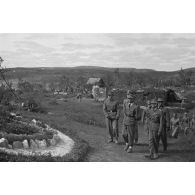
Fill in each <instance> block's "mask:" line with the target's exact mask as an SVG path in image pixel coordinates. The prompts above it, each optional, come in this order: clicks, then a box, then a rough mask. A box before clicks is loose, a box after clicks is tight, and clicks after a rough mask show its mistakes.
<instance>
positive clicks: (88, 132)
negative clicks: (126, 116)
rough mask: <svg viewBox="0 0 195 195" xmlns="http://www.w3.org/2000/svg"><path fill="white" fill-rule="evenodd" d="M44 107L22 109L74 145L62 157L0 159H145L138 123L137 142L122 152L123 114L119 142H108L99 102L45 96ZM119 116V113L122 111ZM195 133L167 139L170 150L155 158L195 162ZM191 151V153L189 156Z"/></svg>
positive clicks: (145, 147)
mask: <svg viewBox="0 0 195 195" xmlns="http://www.w3.org/2000/svg"><path fill="white" fill-rule="evenodd" d="M42 102H43V103H44V104H43V106H44V107H46V108H47V111H48V113H47V114H44V113H33V112H28V111H22V113H21V114H22V115H23V116H24V117H25V119H26V120H32V119H34V118H35V119H38V120H40V121H42V122H44V123H47V124H48V125H50V126H51V127H53V128H56V129H58V130H60V131H61V132H63V133H65V134H66V135H68V136H70V137H71V138H72V139H73V140H74V141H75V143H76V144H75V147H74V149H73V150H72V152H71V153H70V154H69V155H67V156H66V157H65V158H63V159H62V158H59V159H58V158H56V159H51V158H50V156H46V157H40V158H37V159H33V158H28V159H27V158H25V157H23V156H19V157H14V156H12V157H11V158H8V157H7V156H6V155H5V154H1V158H0V160H1V161H134V162H135V161H147V160H146V159H144V153H147V151H148V141H147V134H146V133H145V132H144V131H143V126H142V125H141V124H140V125H139V142H140V144H139V145H138V146H136V147H135V152H134V153H133V154H131V155H128V154H127V153H126V152H124V151H123V139H122V136H121V128H122V125H121V123H122V117H123V116H121V117H120V123H119V136H120V138H119V141H120V144H119V145H114V144H113V145H112V144H111V145H109V144H107V142H106V141H107V136H108V132H107V130H106V128H105V120H104V115H103V110H102V104H101V103H98V102H95V101H94V100H91V99H85V98H84V99H83V100H82V101H81V102H79V101H78V100H77V99H76V98H68V99H66V100H65V101H64V99H63V98H62V97H56V96H53V95H52V96H47V97H43V98H42ZM121 115H122V112H121ZM194 140H195V137H194V134H191V135H190V136H188V137H183V136H180V137H179V139H171V140H169V143H170V144H169V147H168V148H169V151H168V153H167V154H166V155H164V154H161V156H162V158H160V159H159V160H158V161H194V160H195V156H194V154H195V151H194V147H193V146H194ZM160 150H161V149H160ZM192 154H193V155H192Z"/></svg>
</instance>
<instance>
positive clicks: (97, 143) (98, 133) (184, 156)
mask: <svg viewBox="0 0 195 195" xmlns="http://www.w3.org/2000/svg"><path fill="white" fill-rule="evenodd" d="M71 104H72V106H77V107H79V108H81V106H80V103H78V102H77V101H75V102H74V101H71V102H69V106H70V107H71ZM75 104H76V105H75ZM92 104H94V103H92ZM92 104H91V105H92ZM83 105H84V106H83ZM85 106H86V107H85ZM87 106H89V102H87V101H83V102H82V108H83V109H87ZM85 111H86V112H87V110H83V112H85ZM99 113H101V114H102V110H100V112H99ZM70 118H71V117H69V120H66V125H67V126H69V127H71V129H74V130H75V131H76V132H77V134H78V135H79V137H80V138H82V139H84V140H86V141H87V142H88V143H89V146H90V150H89V153H88V155H87V157H86V161H95V162H97V161H101V162H102V161H103V162H105V161H109V162H113V161H114V162H117V161H123V162H124V161H125V162H127V161H136V162H137V161H138V162H141V161H148V160H147V159H145V157H144V154H146V153H147V152H148V141H147V133H146V132H144V130H143V126H142V125H141V124H140V125H139V144H138V145H135V147H134V151H133V153H131V154H128V153H126V152H125V151H124V150H123V148H124V143H123V140H122V137H121V124H120V125H119V126H120V128H119V133H120V140H119V141H120V143H119V144H118V145H116V144H114V143H110V144H108V143H107V135H108V134H107V130H106V129H105V128H104V127H99V126H94V125H88V124H84V123H82V122H77V121H75V120H70ZM182 139H183V137H180V138H179V139H169V140H168V151H167V152H166V153H163V152H162V145H161V146H160V158H159V159H158V160H157V161H195V151H192V150H188V149H186V148H185V147H184V146H183V145H181V142H180V141H181V140H182Z"/></svg>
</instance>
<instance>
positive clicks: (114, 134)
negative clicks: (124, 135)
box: [106, 118, 119, 142]
mask: <svg viewBox="0 0 195 195" xmlns="http://www.w3.org/2000/svg"><path fill="white" fill-rule="evenodd" d="M106 127H107V129H108V133H109V137H110V141H111V142H112V141H113V138H115V139H116V140H115V141H116V142H118V137H119V134H118V120H116V119H108V118H106Z"/></svg>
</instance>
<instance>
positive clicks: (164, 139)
mask: <svg viewBox="0 0 195 195" xmlns="http://www.w3.org/2000/svg"><path fill="white" fill-rule="evenodd" d="M159 110H160V111H162V114H163V115H164V116H163V126H162V132H161V134H160V136H159V142H160V140H161V141H162V144H163V150H164V151H166V150H167V131H168V130H170V113H169V110H168V109H167V108H164V107H160V108H159Z"/></svg>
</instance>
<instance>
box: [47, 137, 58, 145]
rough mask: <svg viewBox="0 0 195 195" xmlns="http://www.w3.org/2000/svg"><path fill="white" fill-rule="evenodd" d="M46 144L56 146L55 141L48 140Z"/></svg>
mask: <svg viewBox="0 0 195 195" xmlns="http://www.w3.org/2000/svg"><path fill="white" fill-rule="evenodd" d="M48 142H49V145H50V146H55V145H56V144H57V142H56V140H55V139H48Z"/></svg>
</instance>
